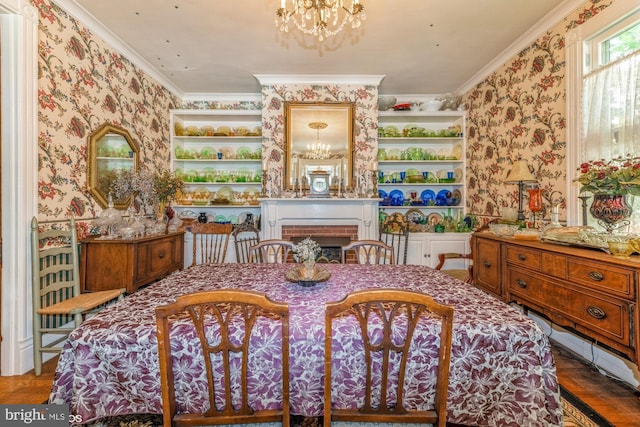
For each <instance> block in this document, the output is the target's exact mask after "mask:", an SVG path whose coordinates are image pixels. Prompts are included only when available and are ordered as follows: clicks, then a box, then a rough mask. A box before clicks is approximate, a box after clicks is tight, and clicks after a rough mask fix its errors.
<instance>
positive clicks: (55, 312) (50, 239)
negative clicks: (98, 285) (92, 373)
mask: <svg viewBox="0 0 640 427" xmlns="http://www.w3.org/2000/svg"><path fill="white" fill-rule="evenodd" d="M79 264H80V258H79V250H78V235H77V231H76V225H75V221H74V220H73V218H71V219H70V220H69V224H68V227H65V229H53V228H52V229H49V230H45V231H40V224H38V220H37V219H36V218H35V217H34V218H33V219H32V220H31V293H32V300H33V303H32V306H33V307H32V308H33V367H34V372H35V374H36V376H38V375H40V374H41V373H42V357H43V354H44V353H59V352H60V351H61V350H62V343H63V342H64V341H65V340H66V339H67V336H68V335H69V334H70V333H71V331H73V330H74V329H75V328H77V327H78V326H80V324H81V323H82V322H83V321H84V319H85V318H86V316H87V315H88V314H90V313H93V312H96V311H97V310H99V309H100V308H102V307H104V306H105V305H106V304H108V303H110V302H113V301H116V300H118V299H122V298H123V296H124V293H125V289H112V290H107V291H99V292H87V293H81V292H80V267H79Z"/></svg>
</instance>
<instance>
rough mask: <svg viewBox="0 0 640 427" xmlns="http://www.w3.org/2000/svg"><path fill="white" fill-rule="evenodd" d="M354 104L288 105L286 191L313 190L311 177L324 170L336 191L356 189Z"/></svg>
mask: <svg viewBox="0 0 640 427" xmlns="http://www.w3.org/2000/svg"><path fill="white" fill-rule="evenodd" d="M354 112H355V104H354V103H320V102H314V103H305V102H286V103H285V125H286V133H285V148H286V149H285V173H284V175H285V176H284V184H285V186H286V188H288V189H293V187H294V186H295V185H296V183H298V185H300V186H302V187H303V188H309V182H310V174H311V173H312V172H314V171H318V170H322V171H325V172H327V173H328V174H329V182H330V185H331V187H332V188H333V189H336V188H337V186H338V185H340V183H341V182H342V183H343V185H344V188H345V189H346V190H348V189H350V188H352V187H353V181H354V178H353V170H354V169H353V161H354V139H355V138H354V125H353V120H354Z"/></svg>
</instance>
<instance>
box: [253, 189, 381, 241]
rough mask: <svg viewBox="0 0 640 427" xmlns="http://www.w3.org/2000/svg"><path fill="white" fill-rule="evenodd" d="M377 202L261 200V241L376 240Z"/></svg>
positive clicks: (312, 199) (298, 199)
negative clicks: (338, 238)
mask: <svg viewBox="0 0 640 427" xmlns="http://www.w3.org/2000/svg"><path fill="white" fill-rule="evenodd" d="M378 201H379V199H346V198H345V199H342V198H325V199H314V198H291V199H287V198H265V199H260V214H261V223H262V236H261V238H262V239H291V238H293V237H301V236H304V237H308V236H311V237H349V238H350V239H351V240H356V239H357V240H363V239H377V238H378Z"/></svg>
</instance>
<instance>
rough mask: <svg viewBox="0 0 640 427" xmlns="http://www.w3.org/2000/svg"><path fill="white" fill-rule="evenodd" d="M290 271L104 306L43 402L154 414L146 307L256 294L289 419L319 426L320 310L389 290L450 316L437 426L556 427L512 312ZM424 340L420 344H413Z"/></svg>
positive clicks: (543, 356)
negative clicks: (286, 328) (196, 297)
mask: <svg viewBox="0 0 640 427" xmlns="http://www.w3.org/2000/svg"><path fill="white" fill-rule="evenodd" d="M291 267H292V265H291V264H289V265H286V264H285V265H274V264H269V265H267V264H253V265H240V264H223V265H215V266H196V267H192V268H189V269H187V270H185V271H182V272H179V273H176V274H174V275H172V276H170V277H168V278H166V279H164V280H162V281H160V282H157V283H155V284H152V285H150V286H148V287H146V288H144V289H142V290H140V291H138V292H136V293H135V294H133V295H130V296H129V297H127V298H126V299H124V300H123V301H120V302H119V303H117V304H115V305H113V306H110V307H107V308H106V309H104V310H102V311H101V312H100V313H98V314H97V315H96V316H94V317H92V318H91V319H89V320H87V321H86V322H84V323H83V324H82V326H80V327H79V328H78V329H76V330H75V331H74V332H73V333H72V334H71V336H70V337H69V340H68V342H67V343H66V345H65V347H64V350H63V351H62V353H61V355H60V359H59V362H58V367H57V371H56V374H55V378H54V383H53V387H52V391H51V396H50V403H52V404H70V406H71V412H72V413H73V414H75V415H80V416H81V417H82V420H83V422H89V421H91V420H94V419H96V418H101V417H106V416H114V415H125V414H134V413H162V401H161V394H160V379H159V369H158V357H157V341H156V333H155V312H154V309H155V307H156V306H158V305H163V304H167V303H169V302H172V301H174V300H175V298H176V297H178V296H180V295H183V294H187V293H193V292H200V291H204V290H210V289H224V288H237V289H247V290H254V291H260V292H264V293H266V294H267V295H268V296H269V297H270V298H271V299H273V300H275V301H286V302H288V303H289V310H290V346H291V350H290V353H291V354H290V371H291V372H290V388H291V413H292V414H299V415H304V416H317V415H321V414H322V408H323V377H324V367H323V361H324V359H323V357H324V356H323V354H324V347H323V345H324V342H323V339H324V303H326V302H329V301H337V300H340V299H342V298H344V297H345V296H346V295H347V294H348V293H350V292H353V291H356V290H360V289H367V288H388V287H397V288H403V289H411V290H416V291H420V292H424V293H427V294H429V295H431V296H433V297H434V298H435V299H436V300H437V301H439V302H442V303H445V304H451V305H453V306H454V307H455V320H454V337H453V347H452V356H451V375H450V384H449V398H448V416H447V420H448V421H449V422H453V423H459V424H465V425H482V426H485V425H486V426H500V427H504V426H518V427H522V426H556V425H561V420H562V411H561V407H560V391H559V387H558V380H557V377H556V371H555V365H554V361H553V356H552V354H551V348H550V346H549V342H548V340H547V337H546V336H545V335H544V333H543V332H542V331H541V330H540V328H539V327H538V326H537V325H536V324H535V323H534V322H533V321H531V320H530V319H528V318H527V317H525V316H524V315H522V314H521V313H519V312H518V311H517V310H515V309H513V308H511V307H509V306H508V305H506V304H504V303H502V302H501V301H498V300H496V299H495V298H493V297H490V296H488V295H487V294H485V293H483V292H482V291H480V290H477V289H475V288H473V287H472V286H470V285H468V284H465V283H463V282H461V281H459V280H456V279H453V278H450V277H449V276H446V275H444V274H442V273H440V272H438V271H435V270H433V269H431V268H428V267H422V266H407V265H397V266H390V265H380V266H377V265H374V266H367V265H342V264H328V265H326V267H327V268H328V269H329V270H330V271H331V278H330V279H329V281H327V282H325V283H321V284H318V285H316V286H314V287H301V286H299V285H298V284H295V283H290V282H287V281H286V280H285V278H284V274H285V272H286V271H287V270H288V269H289V268H291ZM265 335H268V334H265ZM269 338H270V337H269V336H265V337H264V338H263V339H261V340H260V342H259V343H256V346H257V347H256V348H257V349H258V350H257V352H258V353H261V354H263V355H265V354H269V353H270V352H271V354H272V355H274V354H275V355H278V354H279V348H278V346H279V343H277V342H274V340H272V339H269ZM428 340H429V337H424V339H423V340H422V342H428ZM341 344H342V348H341V349H340V351H338V352H337V353H336V355H337V356H338V357H342V358H343V359H348V358H349V357H351V356H350V354H351V353H350V352H349V351H348V350H349V346H350V345H352V343H351V341H350V340H346V341H345V342H342V343H341ZM356 345H357V344H356ZM424 345H425V346H426V345H427V344H424ZM426 351H427V350H425V352H426ZM276 357H277V356H276ZM187 360H189V358H187ZM183 363H184V362H183ZM194 363H197V362H194ZM416 363H418V362H416ZM256 366H259V364H258V365H256ZM181 369H182V370H183V372H190V371H193V372H194V376H193V378H190V380H189V381H187V380H184V384H178V386H177V387H178V388H182V389H183V390H187V391H188V393H193V394H196V395H197V394H198V393H200V392H201V391H202V387H200V386H199V384H198V383H199V381H200V380H199V379H198V378H197V377H198V374H199V373H201V371H202V369H200V368H198V366H195V365H194V366H182V367H181ZM410 369H411V365H410ZM254 374H256V373H254V372H252V375H254ZM262 374H264V375H260V380H259V381H257V382H256V384H257V385H256V386H255V387H254V389H253V391H252V394H253V396H254V398H255V399H256V400H257V401H259V402H261V404H264V405H268V404H269V402H267V401H265V399H267V396H271V395H272V393H271V390H272V389H273V384H269V381H271V380H273V381H276V380H277V378H276V377H273V378H272V376H271V375H270V374H269V373H268V372H265V373H262ZM256 375H257V374H256ZM334 375H336V376H335V377H334V382H336V383H338V384H337V385H334V390H335V391H334V393H336V394H337V395H338V396H339V399H340V401H341V402H345V404H348V403H350V402H353V401H355V400H357V399H359V398H360V397H361V396H359V390H358V388H357V387H355V386H354V384H356V383H357V381H355V382H354V378H353V375H354V374H353V373H351V372H349V371H348V370H346V368H345V369H342V368H338V369H337V370H336V372H335V373H334ZM356 375H357V374H356ZM182 378H189V376H188V375H186V376H183V377H182ZM424 384H425V381H422V379H421V378H420V377H419V376H418V375H417V374H416V375H414V376H413V378H410V379H409V385H408V386H407V388H408V391H407V392H406V393H407V394H406V398H407V399H409V400H410V401H412V403H413V404H415V405H420V401H421V400H425V399H428V397H426V396H427V395H429V394H431V392H430V391H428V390H425V387H424ZM193 399H197V397H194V398H193ZM193 399H192V398H189V399H188V400H193Z"/></svg>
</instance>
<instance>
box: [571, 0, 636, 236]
mask: <svg viewBox="0 0 640 427" xmlns="http://www.w3.org/2000/svg"><path fill="white" fill-rule="evenodd" d="M631 3H633V2H624V1H618V2H615V3H613V4H612V5H611V6H609V7H608V8H607V9H605V10H604V11H603V12H602V13H601V14H600V15H598V16H596V17H594V18H592V19H591V20H589V21H587V22H586V23H585V24H583V25H582V26H580V27H579V28H577V29H576V30H574V31H572V32H569V33H568V34H567V106H568V110H567V142H568V144H567V158H568V162H567V168H568V169H567V178H568V191H567V220H568V222H569V223H570V224H583V223H584V220H583V218H586V223H587V224H589V225H595V224H596V222H595V220H594V219H593V218H591V217H590V215H589V213H588V210H585V209H584V207H583V206H580V204H579V202H580V200H579V199H578V194H577V193H578V191H579V185H578V184H577V183H576V182H574V180H575V178H576V177H577V175H578V173H577V167H578V165H579V164H580V163H581V162H583V161H587V160H595V159H601V158H604V159H611V158H615V157H621V156H625V155H627V154H633V155H640V8H638V6H637V3H636V4H635V5H633V6H632V5H631ZM588 195H589V196H590V194H588ZM636 199H640V198H636ZM631 201H632V202H635V203H634V204H635V208H634V211H635V212H638V211H640V200H635V201H634V200H631ZM585 213H586V215H585ZM632 222H633V223H634V224H636V226H638V227H640V218H635V219H634V220H633V221H632ZM633 231H640V229H638V230H633Z"/></svg>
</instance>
